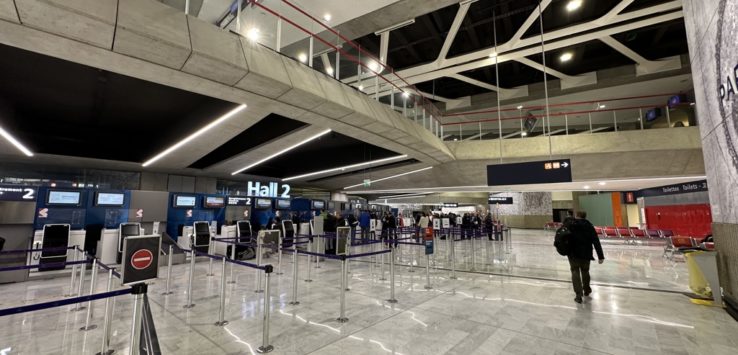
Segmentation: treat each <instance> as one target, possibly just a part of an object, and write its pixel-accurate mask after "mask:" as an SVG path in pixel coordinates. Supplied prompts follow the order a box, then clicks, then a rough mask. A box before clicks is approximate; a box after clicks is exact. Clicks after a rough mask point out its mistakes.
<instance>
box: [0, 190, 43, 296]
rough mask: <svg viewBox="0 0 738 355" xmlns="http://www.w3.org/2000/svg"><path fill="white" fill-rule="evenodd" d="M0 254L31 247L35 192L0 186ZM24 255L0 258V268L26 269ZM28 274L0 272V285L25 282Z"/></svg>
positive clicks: (18, 254) (9, 254)
mask: <svg viewBox="0 0 738 355" xmlns="http://www.w3.org/2000/svg"><path fill="white" fill-rule="evenodd" d="M0 192H1V193H0V238H2V240H0V243H3V244H4V245H3V246H2V247H0V250H6V251H7V250H26V249H29V247H30V246H31V237H32V236H33V222H34V216H35V214H36V199H37V197H38V188H36V187H31V186H18V185H0ZM27 261H28V256H27V254H26V253H7V254H0V267H12V266H23V265H26V263H27ZM28 274H29V272H28V270H15V271H4V272H0V284H3V283H7V282H22V281H26V280H28Z"/></svg>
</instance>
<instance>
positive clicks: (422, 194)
mask: <svg viewBox="0 0 738 355" xmlns="http://www.w3.org/2000/svg"><path fill="white" fill-rule="evenodd" d="M432 194H433V193H432V192H424V193H418V194H406V195H392V196H379V197H377V200H396V199H400V198H406V197H425V196H428V195H432Z"/></svg>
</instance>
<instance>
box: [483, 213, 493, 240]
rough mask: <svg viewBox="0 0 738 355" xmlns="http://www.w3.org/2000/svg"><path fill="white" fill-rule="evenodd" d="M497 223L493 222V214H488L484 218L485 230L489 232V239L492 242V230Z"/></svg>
mask: <svg viewBox="0 0 738 355" xmlns="http://www.w3.org/2000/svg"><path fill="white" fill-rule="evenodd" d="M494 224H495V222H494V221H493V220H492V213H487V216H486V217H484V230H485V231H486V232H487V239H488V240H492V228H493V226H494Z"/></svg>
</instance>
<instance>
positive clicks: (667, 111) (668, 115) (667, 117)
mask: <svg viewBox="0 0 738 355" xmlns="http://www.w3.org/2000/svg"><path fill="white" fill-rule="evenodd" d="M664 109H665V110H666V123H667V124H669V128H671V114H670V113H669V106H666V107H665V108H664Z"/></svg>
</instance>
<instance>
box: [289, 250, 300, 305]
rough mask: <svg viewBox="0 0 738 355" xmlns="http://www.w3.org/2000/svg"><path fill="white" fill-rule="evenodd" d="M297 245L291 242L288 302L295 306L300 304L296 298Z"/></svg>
mask: <svg viewBox="0 0 738 355" xmlns="http://www.w3.org/2000/svg"><path fill="white" fill-rule="evenodd" d="M297 273H298V269H297V246H296V245H294V244H293V247H292V301H290V303H289V304H291V305H293V306H296V305H298V304H300V302H299V301H298V300H297V277H298V275H297Z"/></svg>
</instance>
